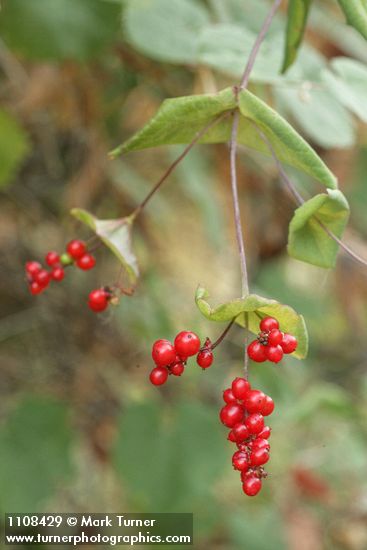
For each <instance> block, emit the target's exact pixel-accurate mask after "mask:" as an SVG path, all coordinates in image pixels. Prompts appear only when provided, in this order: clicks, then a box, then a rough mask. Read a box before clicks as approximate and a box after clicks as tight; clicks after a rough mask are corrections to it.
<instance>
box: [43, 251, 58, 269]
mask: <svg viewBox="0 0 367 550" xmlns="http://www.w3.org/2000/svg"><path fill="white" fill-rule="evenodd" d="M45 261H46V264H47V265H49V266H50V267H52V266H54V265H56V264H58V263H60V256H59V255H58V253H57V252H53V251H51V252H47V254H46V258H45Z"/></svg>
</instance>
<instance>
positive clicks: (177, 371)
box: [170, 363, 185, 376]
mask: <svg viewBox="0 0 367 550" xmlns="http://www.w3.org/2000/svg"><path fill="white" fill-rule="evenodd" d="M184 370H185V366H184V364H183V363H175V364H174V365H172V366H171V367H170V372H171V373H172V374H173V375H174V376H181V374H182V373H183V372H184Z"/></svg>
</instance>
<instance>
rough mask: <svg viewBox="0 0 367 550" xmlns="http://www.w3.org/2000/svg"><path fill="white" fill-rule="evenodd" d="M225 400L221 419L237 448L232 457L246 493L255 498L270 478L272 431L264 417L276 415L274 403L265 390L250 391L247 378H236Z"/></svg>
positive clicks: (225, 392) (227, 391) (224, 393)
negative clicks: (268, 473)
mask: <svg viewBox="0 0 367 550" xmlns="http://www.w3.org/2000/svg"><path fill="white" fill-rule="evenodd" d="M223 399H224V401H225V403H226V404H225V405H224V407H223V408H222V409H221V411H220V420H221V422H222V423H223V424H224V425H225V426H227V428H230V432H229V434H228V440H229V441H231V442H233V443H235V444H236V445H237V449H238V450H237V451H236V452H235V453H234V455H233V457H232V464H233V468H234V469H235V470H239V471H240V472H241V481H242V488H243V491H244V493H245V494H246V495H248V496H255V495H257V493H258V492H259V491H260V489H261V486H262V479H263V478H265V477H266V476H267V473H266V472H265V470H264V464H266V463H267V462H268V460H269V458H270V454H269V451H270V445H269V442H268V439H269V437H270V433H271V429H270V428H269V427H268V426H265V422H264V416H269V415H270V414H271V413H272V412H273V410H274V401H273V400H272V398H271V397H269V396H268V395H265V394H264V393H263V392H262V391H260V390H253V389H251V386H250V384H249V382H248V381H247V380H246V379H245V378H235V380H233V382H232V387H231V388H227V389H226V390H224V392H223Z"/></svg>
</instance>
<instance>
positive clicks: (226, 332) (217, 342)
mask: <svg viewBox="0 0 367 550" xmlns="http://www.w3.org/2000/svg"><path fill="white" fill-rule="evenodd" d="M234 322H235V318H233V319H232V321H230V323H229V324H228V325H227V326H226V328H225V329H224V331H223V332H222V334H221V335H220V336H219V338H217V340H216V341H215V342H214V344H212V345H211V346H210V347H211V349H212V350H213V349H215V348H216V347H217V346H219V344H221V343H222V342H223V340H224V338H225V337H226V336H227V334H228V332H229V331H230V329H231V328H232V326H233V323H234ZM203 349H205V346H204V348H203Z"/></svg>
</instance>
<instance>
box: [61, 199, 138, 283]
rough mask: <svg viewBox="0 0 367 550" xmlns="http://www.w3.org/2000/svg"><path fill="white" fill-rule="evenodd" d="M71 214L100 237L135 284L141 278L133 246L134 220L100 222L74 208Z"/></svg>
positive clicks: (123, 219) (84, 211)
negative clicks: (132, 228) (132, 229)
mask: <svg viewBox="0 0 367 550" xmlns="http://www.w3.org/2000/svg"><path fill="white" fill-rule="evenodd" d="M71 214H72V215H73V216H75V218H77V219H78V220H79V221H81V222H83V223H85V224H86V225H87V226H88V227H89V228H90V229H92V231H94V232H95V233H96V235H98V237H99V238H100V239H101V241H103V242H104V244H105V245H106V246H107V247H108V248H109V249H110V250H111V251H112V252H113V253H114V255H115V256H116V257H117V258H118V260H119V261H120V262H121V264H122V265H123V266H124V268H125V269H126V272H127V274H128V276H129V279H130V282H131V284H135V283H136V280H137V278H138V276H139V268H138V262H137V259H136V256H135V254H134V253H133V250H132V244H131V227H132V223H133V220H132V218H118V219H115V220H99V219H98V218H96V217H95V216H93V215H92V214H90V213H89V212H87V211H86V210H82V209H81V208H73V210H72V211H71Z"/></svg>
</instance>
